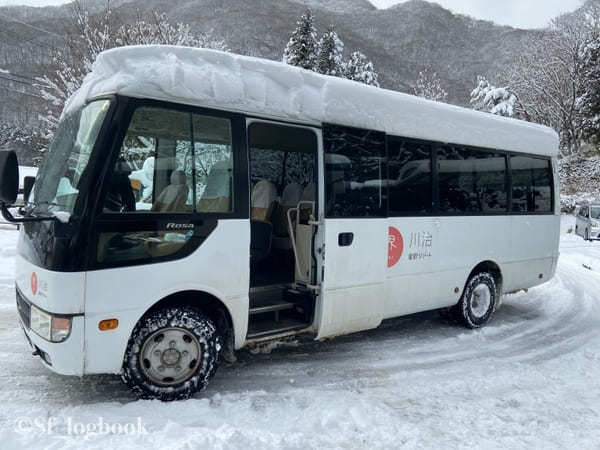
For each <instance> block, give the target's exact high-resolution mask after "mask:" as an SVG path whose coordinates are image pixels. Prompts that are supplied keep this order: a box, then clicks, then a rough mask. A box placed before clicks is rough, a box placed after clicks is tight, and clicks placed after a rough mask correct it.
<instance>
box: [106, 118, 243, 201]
mask: <svg viewBox="0 0 600 450" xmlns="http://www.w3.org/2000/svg"><path fill="white" fill-rule="evenodd" d="M232 175H233V157H232V151H231V124H230V121H229V119H224V118H219V117H211V116H204V115H199V114H192V113H189V112H184V111H176V110H170V109H166V108H156V107H142V108H138V109H137V110H136V111H135V112H134V114H133V117H132V119H131V122H130V125H129V128H128V130H127V133H126V135H125V138H124V140H123V145H122V147H121V151H120V154H119V157H118V160H117V163H116V165H115V168H114V170H113V174H112V177H111V180H110V182H109V188H108V194H107V197H106V200H105V203H104V212H109V213H110V212H112V213H114V212H120V213H128V212H147V213H193V212H230V211H232V197H233V195H232V194H233V193H232Z"/></svg>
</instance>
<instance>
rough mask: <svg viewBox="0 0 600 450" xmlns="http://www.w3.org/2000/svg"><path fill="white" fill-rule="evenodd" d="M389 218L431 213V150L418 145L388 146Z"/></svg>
mask: <svg viewBox="0 0 600 450" xmlns="http://www.w3.org/2000/svg"><path fill="white" fill-rule="evenodd" d="M388 167H389V169H388V170H389V180H388V187H389V211H390V215H392V216H393V215H403V214H411V213H415V214H416V213H431V212H432V211H433V195H432V189H433V187H432V174H431V148H430V146H429V145H426V144H421V143H412V142H405V141H400V140H390V141H389V142H388Z"/></svg>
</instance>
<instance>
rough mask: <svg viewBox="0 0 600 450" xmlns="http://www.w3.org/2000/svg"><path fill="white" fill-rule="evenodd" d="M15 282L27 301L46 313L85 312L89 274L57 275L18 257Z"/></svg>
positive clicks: (57, 273) (61, 273)
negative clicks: (86, 286) (85, 294)
mask: <svg viewBox="0 0 600 450" xmlns="http://www.w3.org/2000/svg"><path fill="white" fill-rule="evenodd" d="M20 233H24V231H23V230H21V231H20ZM15 282H16V285H17V288H18V289H19V290H20V291H21V294H23V296H24V297H25V299H26V300H27V301H29V302H31V303H33V304H34V305H35V306H37V307H38V308H41V309H43V310H44V311H48V312H51V313H55V314H83V313H84V311H85V302H84V293H85V272H55V271H52V270H47V269H44V268H42V267H39V266H37V265H35V264H32V263H31V262H29V261H27V260H26V259H25V258H23V256H21V255H17V257H16V267H15ZM34 290H35V292H34Z"/></svg>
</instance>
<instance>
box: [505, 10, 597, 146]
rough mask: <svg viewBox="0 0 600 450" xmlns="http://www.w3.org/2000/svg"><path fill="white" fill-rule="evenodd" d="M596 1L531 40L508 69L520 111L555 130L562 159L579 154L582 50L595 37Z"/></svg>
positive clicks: (583, 86) (583, 77)
mask: <svg viewBox="0 0 600 450" xmlns="http://www.w3.org/2000/svg"><path fill="white" fill-rule="evenodd" d="M599 24H600V1H598V0H590V1H587V2H586V3H585V5H584V6H583V7H582V8H580V9H579V10H577V11H576V12H574V13H572V14H566V15H563V16H559V17H557V18H556V19H554V20H553V21H552V22H551V24H550V27H549V29H548V30H546V31H545V32H544V33H540V34H539V35H538V37H537V39H536V38H532V39H531V41H530V43H529V46H528V49H527V51H526V52H525V53H524V54H523V55H521V56H518V57H517V58H516V59H515V63H514V64H513V65H511V67H510V70H509V71H508V76H507V79H508V80H509V84H510V86H511V87H512V88H513V89H515V90H516V91H517V92H519V103H520V108H521V107H522V108H523V110H525V111H527V113H528V114H529V116H530V117H531V120H532V121H534V122H537V123H541V124H544V125H548V126H550V127H552V128H554V129H555V130H556V131H557V132H558V133H559V135H560V138H561V153H562V155H563V156H567V155H571V154H577V153H579V152H580V150H581V145H582V140H583V138H584V136H585V134H586V133H585V124H584V121H583V117H582V111H581V105H582V100H581V97H582V94H584V93H585V92H586V90H587V89H586V85H587V84H588V81H587V77H586V75H585V70H584V65H585V49H586V47H587V46H588V43H589V42H590V37H591V36H593V35H594V34H598V29H599Z"/></svg>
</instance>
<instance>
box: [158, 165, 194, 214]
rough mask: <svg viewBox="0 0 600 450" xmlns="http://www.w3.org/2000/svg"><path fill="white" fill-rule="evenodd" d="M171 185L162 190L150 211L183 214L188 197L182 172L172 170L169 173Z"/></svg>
mask: <svg viewBox="0 0 600 450" xmlns="http://www.w3.org/2000/svg"><path fill="white" fill-rule="evenodd" d="M170 181H171V184H169V185H168V186H167V187H166V188H164V189H163V190H162V192H161V193H160V195H159V196H158V198H157V199H156V201H155V202H154V204H153V205H152V211H156V212H185V211H186V203H187V199H188V195H189V192H190V189H189V187H188V186H187V184H186V182H187V177H186V176H185V172H183V170H174V171H173V173H171V180H170Z"/></svg>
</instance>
